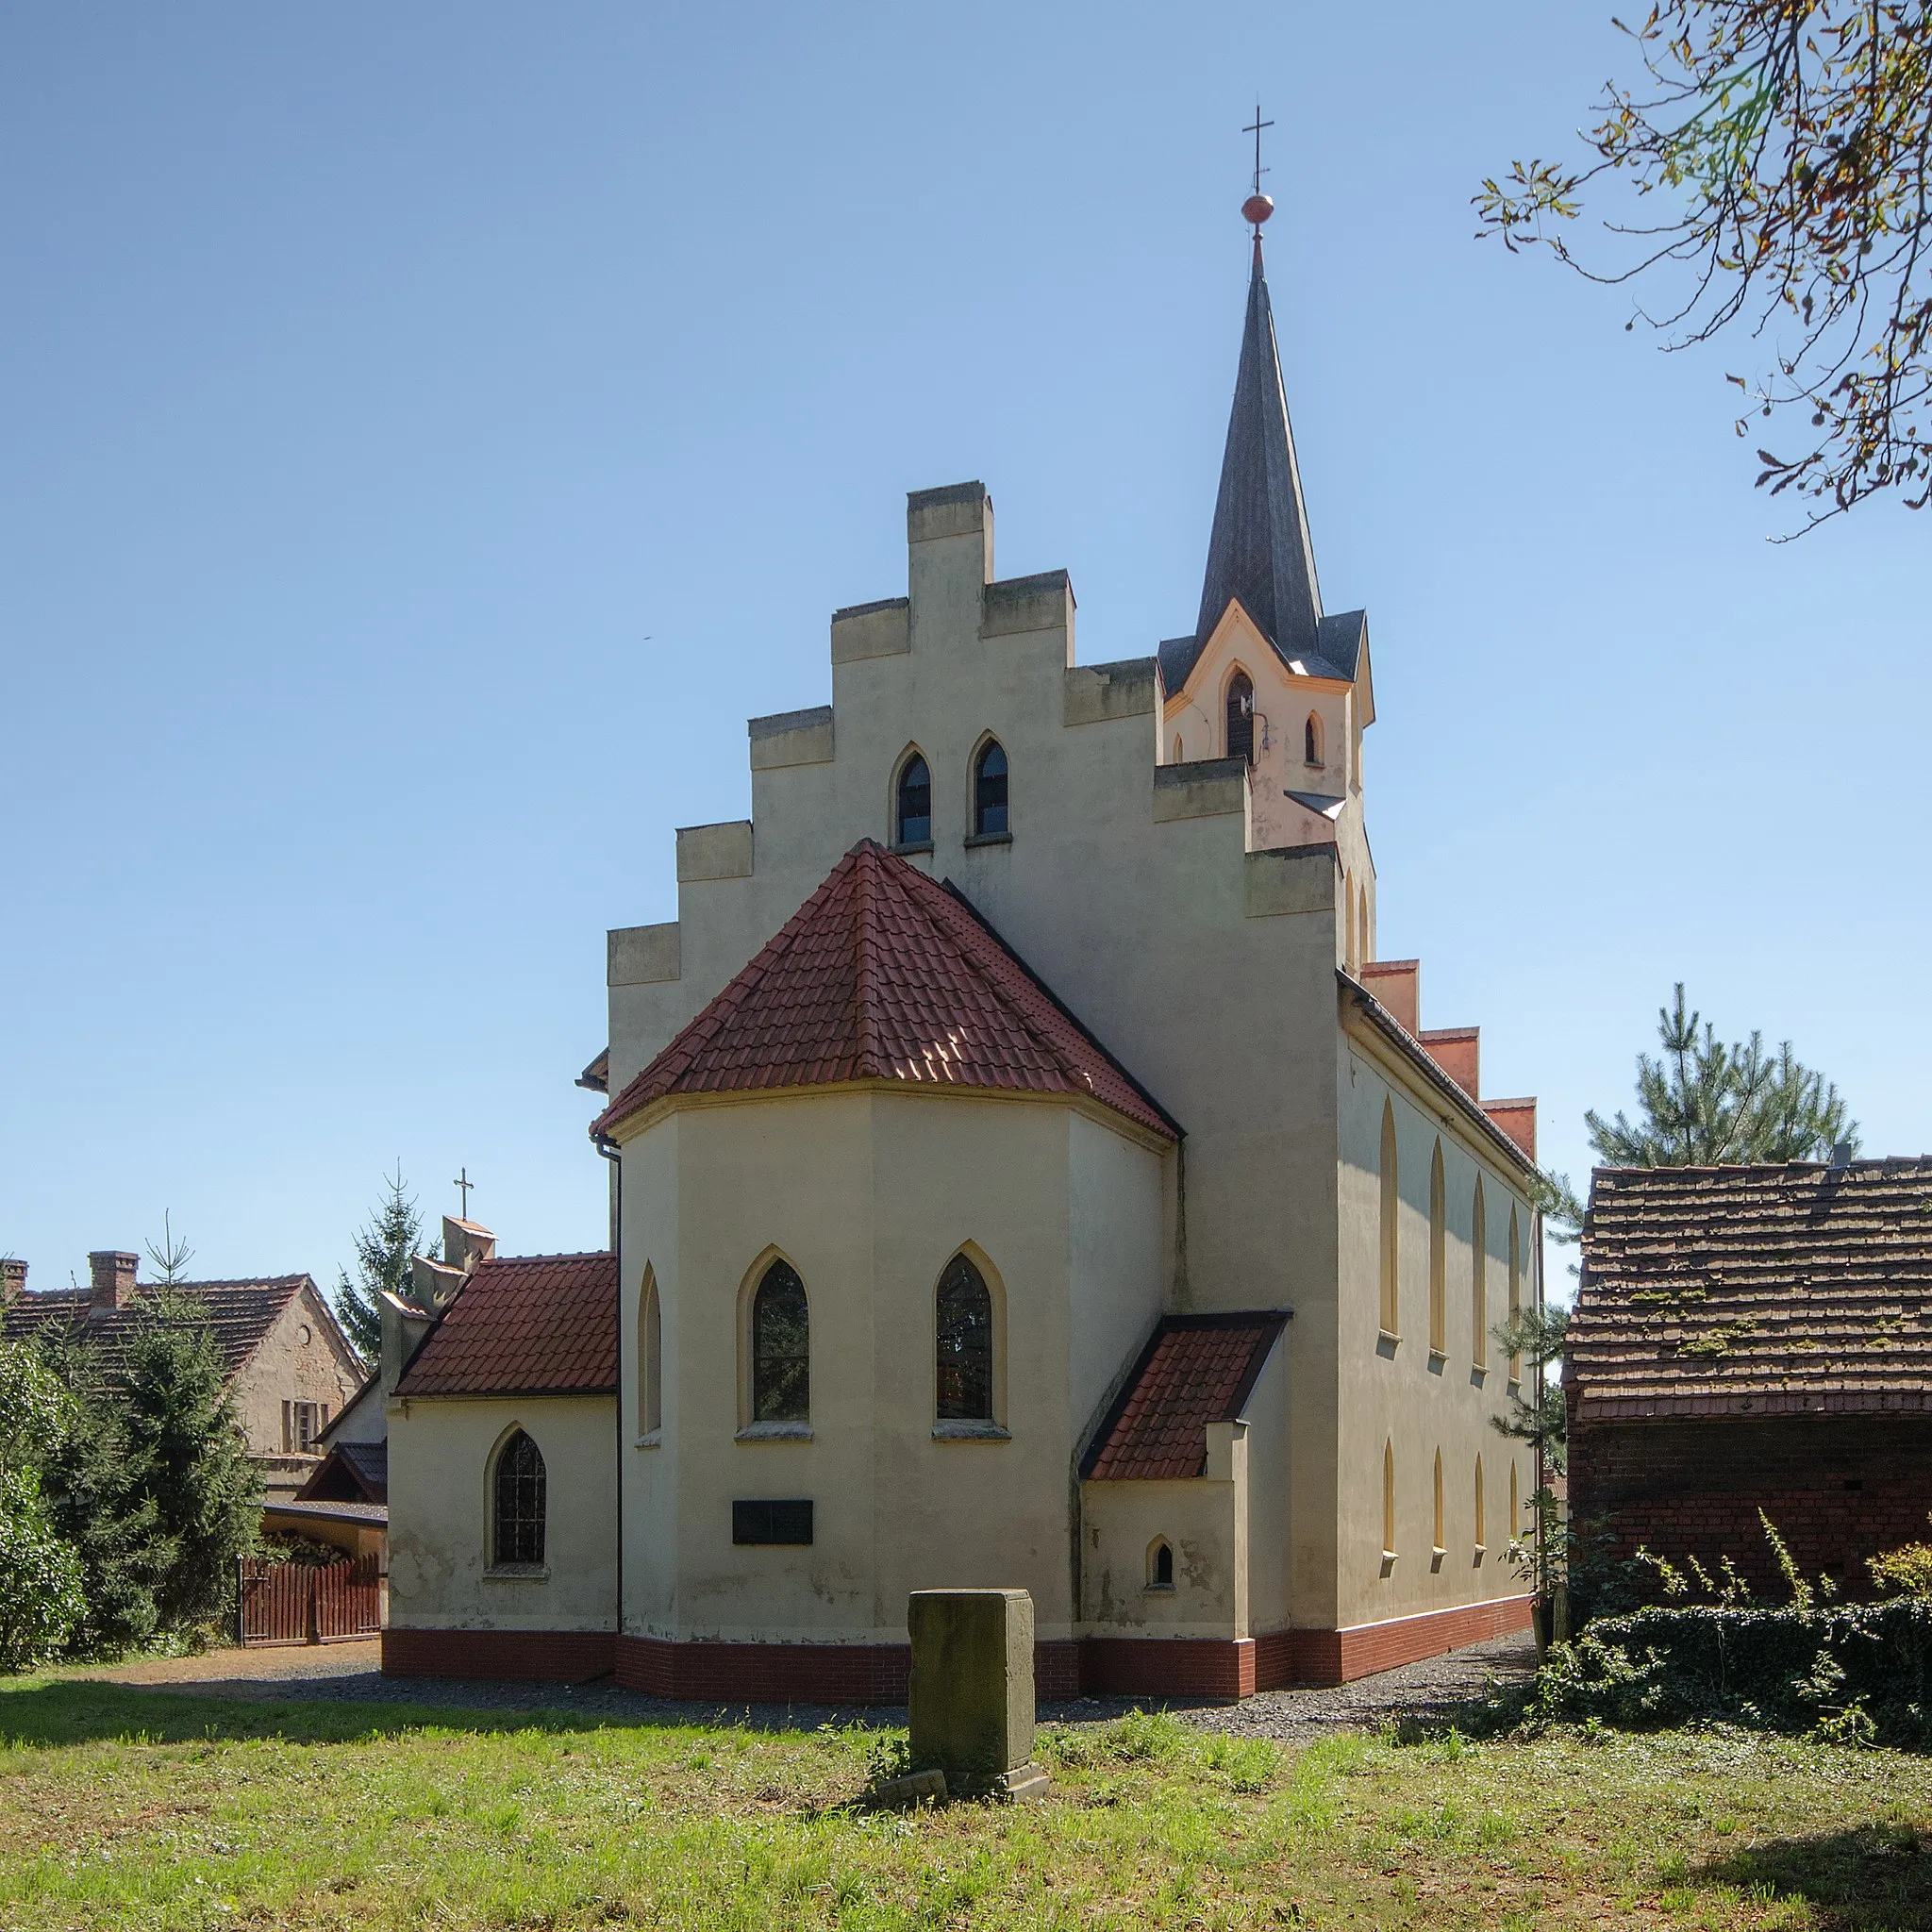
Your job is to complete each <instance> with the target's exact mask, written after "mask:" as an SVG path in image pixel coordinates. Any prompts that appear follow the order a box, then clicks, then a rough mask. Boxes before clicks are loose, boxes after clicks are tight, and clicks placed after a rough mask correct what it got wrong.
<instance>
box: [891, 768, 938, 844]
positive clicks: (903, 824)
mask: <svg viewBox="0 0 1932 1932" xmlns="http://www.w3.org/2000/svg"><path fill="white" fill-rule="evenodd" d="M894 817H895V819H896V821H897V824H896V825H895V830H896V833H897V841H898V843H900V844H901V845H929V844H931V842H932V774H931V772H930V771H928V770H927V769H926V763H925V760H924V758H921V757H920V755H919V754H918V753H917V752H914V753H913V754H912V756H911V757H910V758H908V759H907V760H906V762H905V763H904V764H903V765H901V766H900V767H899V786H898V796H897V798H896V799H895V801H894Z"/></svg>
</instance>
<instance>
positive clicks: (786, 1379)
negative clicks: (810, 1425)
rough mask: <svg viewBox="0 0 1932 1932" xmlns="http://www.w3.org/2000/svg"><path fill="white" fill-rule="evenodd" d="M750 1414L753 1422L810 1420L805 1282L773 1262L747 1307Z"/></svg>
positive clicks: (788, 1265) (793, 1271) (787, 1264)
mask: <svg viewBox="0 0 1932 1932" xmlns="http://www.w3.org/2000/svg"><path fill="white" fill-rule="evenodd" d="M751 1415H752V1420H753V1421H754V1422H756V1423H802V1422H808V1421H809V1420H810V1419H811V1324H810V1315H809V1313H808V1309H807V1307H806V1300H805V1283H804V1282H802V1281H801V1280H799V1278H798V1271H797V1270H796V1269H795V1268H793V1267H792V1265H791V1262H789V1261H774V1262H773V1263H772V1265H771V1266H770V1267H769V1268H767V1269H766V1270H765V1278H764V1279H763V1280H762V1281H760V1282H759V1283H758V1293H757V1295H756V1296H755V1297H754V1298H753V1301H752V1305H751Z"/></svg>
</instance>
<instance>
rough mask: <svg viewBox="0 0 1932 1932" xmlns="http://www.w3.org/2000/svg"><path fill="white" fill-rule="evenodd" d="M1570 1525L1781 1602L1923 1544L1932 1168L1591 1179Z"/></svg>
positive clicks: (1928, 1459)
mask: <svg viewBox="0 0 1932 1932" xmlns="http://www.w3.org/2000/svg"><path fill="white" fill-rule="evenodd" d="M1563 1378H1564V1386H1565V1390H1566V1393H1567V1397H1568V1403H1569V1410H1570V1512H1571V1520H1572V1523H1573V1524H1574V1525H1575V1527H1576V1529H1577V1530H1578V1531H1579V1533H1581V1534H1582V1535H1583V1536H1584V1537H1585V1538H1586V1539H1587V1540H1588V1541H1589V1542H1590V1544H1591V1546H1592V1547H1593V1548H1594V1549H1595V1551H1596V1554H1597V1555H1599V1556H1601V1557H1611V1558H1624V1557H1633V1556H1635V1554H1636V1553H1637V1551H1638V1550H1639V1549H1640V1548H1643V1549H1648V1550H1650V1551H1651V1552H1653V1553H1654V1554H1656V1555H1657V1556H1660V1557H1667V1558H1669V1559H1670V1560H1671V1561H1672V1562H1674V1563H1676V1564H1678V1565H1680V1566H1681V1565H1683V1564H1684V1563H1685V1561H1686V1559H1687V1558H1690V1557H1696V1558H1697V1559H1698V1561H1699V1562H1700V1563H1702V1564H1703V1565H1705V1566H1706V1568H1707V1569H1708V1570H1711V1571H1715V1570H1716V1568H1717V1565H1718V1564H1719V1562H1720V1561H1721V1560H1722V1559H1723V1558H1724V1557H1730V1558H1731V1560H1732V1561H1733V1562H1734V1563H1736V1564H1737V1565H1738V1567H1739V1568H1740V1570H1741V1571H1742V1572H1743V1574H1744V1575H1745V1577H1746V1578H1747V1579H1748V1580H1749V1581H1750V1582H1751V1584H1752V1585H1753V1586H1754V1587H1755V1588H1757V1589H1758V1590H1761V1591H1766V1592H1770V1593H1774V1594H1775V1593H1777V1592H1779V1591H1781V1590H1782V1588H1783V1586H1782V1584H1781V1582H1780V1578H1779V1572H1778V1568H1777V1564H1776V1560H1775V1558H1774V1554H1773V1552H1772V1549H1771V1546H1770V1543H1769V1541H1768V1539H1767V1538H1766V1536H1765V1534H1764V1529H1763V1525H1762V1524H1761V1522H1760V1521H1759V1517H1758V1512H1759V1510H1762V1511H1763V1512H1764V1514H1765V1515H1766V1516H1768V1517H1770V1519H1771V1520H1772V1522H1773V1523H1774V1524H1775V1525H1776V1527H1777V1530H1778V1533H1779V1535H1780V1536H1782V1537H1783V1538H1784V1539H1785V1541H1786V1542H1787V1543H1788V1544H1789V1545H1790V1552H1791V1555H1792V1557H1794V1558H1795V1559H1796V1561H1797V1563H1798V1566H1799V1567H1800V1569H1802V1570H1803V1571H1804V1573H1805V1574H1807V1576H1810V1577H1813V1578H1816V1577H1817V1576H1819V1575H1820V1574H1825V1575H1829V1576H1830V1577H1831V1579H1832V1581H1833V1582H1834V1584H1835V1585H1836V1586H1837V1587H1838V1589H1839V1590H1840V1591H1841V1592H1843V1593H1844V1594H1846V1595H1849V1596H1858V1595H1864V1594H1869V1592H1870V1589H1871V1579H1870V1576H1869V1574H1868V1573H1867V1571H1866V1568H1865V1559H1866V1558H1867V1557H1871V1556H1874V1555H1875V1554H1877V1553H1878V1552H1880V1551H1882V1550H1888V1549H1895V1548H1897V1547H1898V1546H1899V1545H1900V1544H1901V1543H1907V1542H1924V1541H1928V1540H1932V1525H1928V1524H1927V1520H1926V1512H1927V1510H1928V1508H1932V1158H1924V1157H1921V1158H1917V1159H1890V1160H1850V1161H1845V1162H1841V1163H1838V1164H1823V1165H1821V1164H1816V1163H1809V1162H1806V1163H1793V1164H1790V1165H1776V1166H1760V1167H1716V1168H1696V1167H1691V1168H1670V1167H1665V1168H1602V1169H1599V1170H1598V1171H1597V1173H1596V1174H1595V1175H1594V1177H1593V1179H1592V1181H1591V1193H1590V1209H1589V1214H1588V1218H1587V1219H1586V1221H1585V1223H1584V1229H1583V1266H1582V1272H1581V1279H1580V1283H1579V1286H1578V1290H1577V1296H1576V1308H1575V1313H1574V1316H1573V1318H1572V1320H1571V1324H1570V1334H1569V1341H1568V1346H1567V1349H1566V1354H1565V1361H1564V1370H1563Z"/></svg>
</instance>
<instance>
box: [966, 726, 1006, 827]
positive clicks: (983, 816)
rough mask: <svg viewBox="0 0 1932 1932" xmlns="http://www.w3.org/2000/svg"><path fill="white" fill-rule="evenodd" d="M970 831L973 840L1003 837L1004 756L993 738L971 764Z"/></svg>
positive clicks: (1004, 822) (1001, 748)
mask: <svg viewBox="0 0 1932 1932" xmlns="http://www.w3.org/2000/svg"><path fill="white" fill-rule="evenodd" d="M973 831H974V836H975V837H976V838H980V839H999V838H1004V837H1005V836H1006V833H1007V831H1008V824H1007V754H1006V752H1005V750H1004V748H1003V747H1002V746H1001V744H1000V741H999V740H998V739H996V738H990V739H988V740H987V741H986V744H985V746H984V747H983V748H982V749H981V751H980V754H979V756H978V758H976V759H974V765H973Z"/></svg>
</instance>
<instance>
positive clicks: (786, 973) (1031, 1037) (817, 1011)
mask: <svg viewBox="0 0 1932 1932" xmlns="http://www.w3.org/2000/svg"><path fill="white" fill-rule="evenodd" d="M866 1080H893V1081H904V1082H906V1083H907V1084H908V1085H911V1086H918V1087H943V1088H954V1089H960V1090H968V1091H981V1092H990V1093H1041V1094H1061V1095H1066V1096H1068V1097H1071V1098H1078V1099H1091V1100H1097V1101H1099V1102H1101V1103H1102V1104H1103V1105H1104V1106H1107V1107H1109V1108H1112V1109H1113V1110H1114V1111H1115V1112H1116V1113H1118V1114H1121V1115H1123V1116H1124V1117H1125V1118H1126V1119H1127V1120H1130V1121H1132V1122H1133V1123H1134V1124H1136V1125H1137V1126H1140V1127H1143V1128H1146V1129H1147V1130H1149V1131H1150V1132H1152V1133H1156V1134H1158V1135H1160V1136H1161V1137H1162V1138H1163V1139H1166V1140H1171V1141H1172V1140H1178V1139H1179V1138H1180V1129H1179V1128H1178V1127H1177V1126H1176V1125H1175V1124H1174V1122H1173V1121H1172V1120H1171V1119H1170V1118H1169V1117H1168V1115H1167V1114H1166V1112H1165V1111H1164V1110H1163V1109H1162V1108H1160V1107H1159V1106H1158V1104H1157V1103H1156V1102H1155V1101H1154V1100H1153V1099H1152V1098H1151V1097H1150V1096H1149V1095H1148V1094H1147V1093H1146V1092H1145V1091H1143V1090H1142V1089H1141V1086H1140V1084H1139V1083H1138V1082H1137V1081H1136V1080H1135V1079H1134V1078H1133V1076H1132V1075H1131V1074H1128V1073H1127V1072H1126V1071H1125V1070H1124V1068H1123V1067H1122V1066H1121V1065H1120V1063H1119V1061H1117V1060H1116V1059H1114V1058H1113V1057H1112V1056H1111V1055H1110V1054H1109V1053H1108V1051H1107V1049H1106V1048H1105V1047H1103V1046H1101V1045H1100V1044H1099V1042H1098V1041H1095V1040H1094V1039H1093V1038H1092V1036H1091V1034H1089V1033H1088V1032H1087V1031H1086V1029H1085V1028H1084V1027H1083V1026H1082V1025H1081V1024H1080V1023H1079V1022H1078V1021H1077V1020H1075V1019H1074V1016H1073V1015H1072V1014H1071V1013H1070V1012H1068V1010H1067V1009H1066V1008H1064V1007H1063V1006H1061V1004H1060V1003H1059V1001H1058V999H1056V998H1055V997H1054V995H1053V994H1052V993H1051V992H1050V991H1048V990H1047V989H1046V987H1045V986H1044V985H1043V984H1042V983H1041V981H1040V979H1039V978H1038V977H1036V976H1035V974H1033V973H1032V972H1031V971H1030V970H1029V969H1028V968H1027V967H1026V965H1025V964H1024V961H1023V960H1021V959H1020V958H1019V957H1018V955H1017V954H1015V953H1013V952H1012V951H1011V950H1010V949H1009V948H1008V946H1007V945H1006V943H1005V942H1004V941H1002V940H1001V939H1000V937H999V935H998V934H997V933H995V932H994V931H993V929H992V928H991V926H990V925H988V924H986V922H985V921H984V920H983V919H981V918H980V916H979V915H978V913H977V912H975V911H974V909H973V908H972V907H971V906H970V905H969V904H968V903H967V902H966V900H965V899H964V898H963V897H962V896H961V895H960V894H959V893H958V891H956V890H953V889H951V888H949V887H946V886H943V885H941V884H939V883H937V882H936V881H935V880H933V879H930V878H928V877H927V876H926V875H925V874H924V873H923V872H921V871H920V870H919V869H918V868H917V867H916V866H912V865H908V863H907V862H906V861H905V860H904V859H903V858H897V857H896V856H894V855H893V854H892V853H890V852H888V851H887V850H886V849H885V848H884V847H883V846H882V845H879V844H877V843H876V842H875V841H873V840H870V839H866V840H862V841H860V842H859V843H858V844H857V845H855V846H854V847H853V848H852V850H851V851H850V852H848V853H846V855H845V856H844V858H841V859H840V861H839V863H838V864H837V865H835V866H834V867H833V868H832V870H831V873H830V874H828V875H827V877H826V879H825V881H824V884H823V885H821V886H820V887H819V889H818V891H815V892H814V893H813V894H812V895H811V897H810V898H808V900H807V901H806V902H805V904H804V905H803V906H801V907H800V908H798V910H797V911H796V912H795V913H793V914H792V916H791V919H790V920H789V921H787V923H786V924H785V925H784V926H783V927H782V928H781V930H780V931H779V932H778V933H777V934H776V936H775V937H774V939H773V940H772V941H770V943H769V944H767V945H766V946H765V947H764V949H763V950H762V951H761V952H760V953H759V954H758V957H757V958H755V959H753V960H752V962H751V963H750V964H749V965H748V966H746V967H745V968H744V970H743V971H742V972H741V973H740V974H738V976H737V977H736V978H735V979H733V980H732V981H731V983H730V984H729V985H728V986H727V987H725V989H724V991H723V992H721V993H720V994H719V995H718V996H717V998H716V999H714V1000H713V1001H712V1002H711V1003H710V1005H709V1006H708V1007H707V1008H705V1009H704V1011H703V1012H701V1013H700V1014H698V1016H697V1017H696V1018H695V1019H694V1020H692V1021H691V1024H689V1025H688V1026H686V1027H685V1029H684V1030H683V1031H682V1032H681V1033H680V1034H678V1036H677V1038H676V1039H675V1040H674V1041H672V1042H671V1044H670V1045H669V1046H667V1047H666V1048H665V1049H664V1050H663V1052H661V1053H660V1054H658V1057H657V1058H656V1059H654V1060H653V1061H652V1062H651V1063H650V1065H649V1066H647V1067H646V1068H645V1069H644V1070H643V1072H642V1073H641V1074H638V1076H637V1077H636V1079H634V1080H632V1081H631V1082H630V1084H629V1085H628V1086H627V1087H625V1090H624V1091H623V1092H622V1093H621V1094H619V1095H618V1097H617V1098H616V1099H615V1100H614V1101H613V1102H612V1103H611V1104H610V1106H609V1107H608V1108H606V1109H605V1111H604V1112H603V1114H602V1115H601V1116H599V1118H598V1119H597V1120H595V1121H594V1122H592V1123H591V1133H592V1134H593V1135H603V1134H608V1133H609V1132H610V1131H611V1129H612V1128H614V1127H617V1126H619V1125H621V1124H623V1123H624V1122H625V1121H626V1120H629V1119H630V1118H631V1117H632V1116H633V1115H635V1114H638V1113H641V1112H642V1111H643V1109H644V1108H647V1107H649V1106H651V1105H652V1104H653V1103H654V1102H656V1101H658V1100H662V1099H665V1098H666V1097H668V1096H671V1095H675V1094H698V1093H752V1092H764V1091H784V1090H788V1089H798V1088H807V1087H832V1086H841V1085H844V1084H846V1083H848V1082H855V1081H866Z"/></svg>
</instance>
